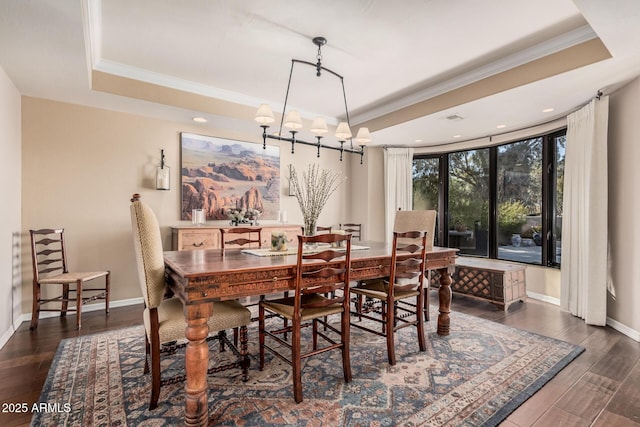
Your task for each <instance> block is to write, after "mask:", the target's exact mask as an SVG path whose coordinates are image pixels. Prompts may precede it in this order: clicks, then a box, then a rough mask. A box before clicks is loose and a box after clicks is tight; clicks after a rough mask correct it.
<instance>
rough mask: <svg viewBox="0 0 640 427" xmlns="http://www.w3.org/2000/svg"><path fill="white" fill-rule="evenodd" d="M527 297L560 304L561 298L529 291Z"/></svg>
mask: <svg viewBox="0 0 640 427" xmlns="http://www.w3.org/2000/svg"><path fill="white" fill-rule="evenodd" d="M527 298H533V299H535V300H538V301H543V302H547V303H549V304H553V305H557V306H558V307H559V306H560V299H559V298H554V297H550V296H549V295H544V294H538V293H536V292H531V291H527Z"/></svg>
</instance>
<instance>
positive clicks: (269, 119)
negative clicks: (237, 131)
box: [255, 104, 274, 125]
mask: <svg viewBox="0 0 640 427" xmlns="http://www.w3.org/2000/svg"><path fill="white" fill-rule="evenodd" d="M273 120H274V118H273V111H271V107H269V104H260V106H259V107H258V111H256V117H255V121H256V122H258V123H260V124H261V125H268V124H269V123H273Z"/></svg>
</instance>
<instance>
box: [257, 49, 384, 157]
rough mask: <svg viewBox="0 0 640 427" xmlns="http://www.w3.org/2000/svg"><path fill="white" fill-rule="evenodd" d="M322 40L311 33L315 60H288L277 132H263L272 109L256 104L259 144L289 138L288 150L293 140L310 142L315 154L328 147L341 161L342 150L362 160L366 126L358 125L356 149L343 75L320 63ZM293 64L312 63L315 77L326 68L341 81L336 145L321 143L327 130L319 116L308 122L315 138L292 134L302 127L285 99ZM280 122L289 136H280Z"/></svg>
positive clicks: (265, 144) (297, 113) (304, 142)
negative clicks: (340, 115) (341, 108)
mask: <svg viewBox="0 0 640 427" xmlns="http://www.w3.org/2000/svg"><path fill="white" fill-rule="evenodd" d="M326 43H327V39H325V38H324V37H315V38H314V39H313V44H315V45H316V46H318V54H317V56H316V59H317V62H316V63H315V64H314V63H313V62H308V61H303V60H300V59H292V60H291V71H290V72H289V83H288V84H287V93H286V95H285V97H284V108H283V110H282V118H281V120H280V131H279V132H278V134H277V135H275V134H268V133H267V129H269V124H271V123H273V121H274V118H273V111H272V110H271V107H270V106H269V105H268V104H261V105H260V107H258V111H257V112H256V117H255V120H256V121H257V122H258V123H260V127H261V128H262V147H263V148H265V149H266V148H267V138H269V139H275V140H278V141H288V142H291V153H292V154H293V153H294V150H295V145H296V144H303V145H310V146H314V147H316V148H317V149H318V157H320V149H321V148H328V149H330V150H337V151H339V152H340V161H342V154H343V153H351V154H358V155H360V164H362V159H363V157H364V147H365V146H366V145H367V144H368V143H369V142H371V135H370V134H369V129H368V128H366V127H363V128H360V129H359V130H358V133H357V135H356V137H355V142H356V145H358V146H359V147H360V148H359V149H357V148H354V144H353V140H354V138H352V134H351V126H350V123H349V110H348V108H347V95H346V93H345V90H344V78H343V77H342V76H341V75H340V74H338V73H336V72H335V71H332V70H330V69H328V68H326V67H324V66H323V65H322V51H321V49H322V46H324V45H325V44H326ZM295 64H306V65H309V66H311V67H314V68H315V69H316V76H318V77H320V76H321V74H322V71H326V72H328V73H330V74H332V75H334V76H336V77H337V78H339V79H340V84H341V85H342V97H343V99H344V110H345V117H346V121H343V122H340V123H339V124H338V127H337V128H336V132H335V134H334V135H335V137H336V139H337V140H338V142H339V143H340V146H339V147H338V146H336V145H326V144H323V142H322V138H323V137H324V134H325V133H327V132H328V131H329V130H328V128H327V122H326V120H325V119H324V118H322V117H317V118H315V119H314V120H313V122H312V124H311V129H309V130H310V131H311V133H313V134H314V135H315V138H316V142H309V141H305V140H302V139H297V138H296V134H297V133H298V132H299V130H300V129H302V117H301V116H300V113H299V112H298V111H295V110H291V111H289V112H288V113H287V100H288V99H289V89H290V88H291V77H292V76H293V67H294V66H295ZM283 126H284V127H286V128H287V129H289V133H290V134H291V137H284V136H282V127H283ZM347 141H349V146H348V147H345V143H346V142H347Z"/></svg>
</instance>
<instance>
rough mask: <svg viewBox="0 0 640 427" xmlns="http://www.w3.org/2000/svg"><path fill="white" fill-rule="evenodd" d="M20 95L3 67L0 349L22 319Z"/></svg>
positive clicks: (0, 94)
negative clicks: (0, 306)
mask: <svg viewBox="0 0 640 427" xmlns="http://www.w3.org/2000/svg"><path fill="white" fill-rule="evenodd" d="M20 140H21V136H20V94H19V93H18V90H17V89H16V88H15V86H14V85H13V83H11V80H9V77H8V76H7V75H6V73H5V72H4V69H2V67H0V194H2V205H3V206H2V208H1V209H0V301H2V307H3V309H2V310H0V347H2V345H4V343H5V341H6V340H7V339H8V338H9V336H10V335H11V333H12V332H13V327H14V326H17V324H16V323H17V321H18V319H19V318H20V314H21V311H20V304H21V293H20V292H19V289H20V288H19V286H20V280H21V277H20V276H21V274H20V268H19V266H20V258H19V256H20V247H19V246H17V245H18V244H19V243H20V239H19V233H20V207H21V175H22V173H21V167H20V166H21V162H20V156H21V153H20Z"/></svg>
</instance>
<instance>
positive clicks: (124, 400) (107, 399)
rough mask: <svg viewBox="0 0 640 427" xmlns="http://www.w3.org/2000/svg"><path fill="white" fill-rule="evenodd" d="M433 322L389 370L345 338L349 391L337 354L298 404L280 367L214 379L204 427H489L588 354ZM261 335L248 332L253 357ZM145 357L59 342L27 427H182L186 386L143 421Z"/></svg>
mask: <svg viewBox="0 0 640 427" xmlns="http://www.w3.org/2000/svg"><path fill="white" fill-rule="evenodd" d="M436 316H437V313H435V312H433V313H432V315H431V319H433V320H431V321H430V322H427V324H426V330H427V351H426V352H420V351H418V344H417V340H416V334H415V328H405V329H403V330H401V331H400V333H399V334H398V337H397V347H396V348H397V350H396V358H397V361H398V362H397V364H396V366H393V367H392V366H389V364H388V363H387V355H386V346H385V342H384V339H383V338H381V337H377V336H374V335H373V334H369V333H366V332H363V331H360V330H358V329H356V328H352V329H351V331H352V333H351V342H352V346H351V365H352V369H353V381H352V382H351V383H349V384H346V383H344V380H343V377H342V363H341V358H340V352H339V351H333V352H329V353H324V354H323V355H320V356H316V357H313V358H309V359H307V360H306V362H305V365H304V369H303V373H302V378H303V383H304V385H303V393H304V401H303V402H302V403H300V404H296V403H295V402H294V400H293V391H292V381H291V368H290V367H289V365H287V364H286V363H283V362H281V361H280V360H279V359H277V358H273V357H269V359H268V360H267V361H266V367H265V370H264V371H262V372H261V371H259V370H258V369H257V365H258V363H257V360H256V359H255V358H253V359H252V360H251V369H250V371H249V375H250V379H249V382H247V383H243V382H242V381H241V375H240V372H239V370H238V371H235V370H230V371H225V372H222V373H218V374H215V375H213V376H210V377H209V408H210V414H211V420H212V422H213V423H215V424H217V425H227V426H340V425H342V426H392V425H398V426H400V425H402V426H418V425H425V426H427V425H428V426H441V425H451V426H495V425H497V424H498V423H500V421H502V420H504V419H505V418H506V417H507V416H508V415H509V414H510V413H511V412H513V411H514V410H515V409H516V408H517V407H518V406H519V405H521V404H522V403H523V402H524V401H525V400H527V399H528V398H529V397H531V396H532V395H533V394H534V393H535V392H536V391H538V390H539V389H540V388H541V387H542V386H543V385H544V384H545V383H546V382H547V381H549V380H550V379H551V378H552V377H553V376H554V375H556V374H557V373H558V372H559V371H560V370H561V369H563V368H564V367H565V366H566V365H567V364H569V363H570V362H571V361H572V360H573V359H575V358H576V357H577V356H578V355H579V354H580V353H581V352H583V351H584V349H583V348H581V347H578V346H575V345H572V344H569V343H566V342H563V341H558V340H555V339H552V338H548V337H544V336H540V335H536V334H533V333H529V332H525V331H522V330H518V329H514V328H511V327H507V326H503V325H500V324H498V323H494V322H491V321H487V320H483V319H479V318H476V317H472V316H468V315H464V314H462V313H453V314H452V319H451V335H450V336H448V337H439V336H438V335H437V334H436V332H435V328H436V321H435V319H436ZM257 335H258V334H257V328H256V327H252V328H251V329H250V330H249V341H250V352H251V354H252V355H257V354H258V348H257V341H258V336H257ZM229 353H230V352H228V351H227V352H225V353H222V355H223V356H222V357H226V356H224V355H226V354H229ZM210 354H211V356H212V362H211V363H216V360H220V357H221V354H220V353H218V352H217V350H215V351H213V350H212V351H211V352H210ZM267 354H268V353H267ZM143 355H144V332H143V329H142V327H134V328H128V329H123V330H118V331H113V332H109V333H102V334H96V335H90V336H84V337H79V338H73V339H67V340H64V341H62V342H61V343H60V346H59V348H58V350H57V352H56V355H55V358H54V360H53V363H52V366H51V369H50V371H49V375H48V377H47V380H46V382H45V385H44V388H43V390H42V394H41V396H40V400H39V402H40V403H44V404H46V405H45V406H47V407H48V410H44V411H42V412H38V413H35V414H34V417H33V419H32V425H34V426H92V425H93V426H98V425H101V426H136V427H137V426H173V425H181V424H182V414H183V408H184V395H183V394H184V383H180V384H174V385H168V386H165V387H163V388H162V389H161V391H160V404H159V406H158V408H156V409H155V410H153V411H148V410H147V405H148V399H149V390H150V378H149V375H143V366H144V360H143ZM183 357H184V354H183V353H178V354H176V355H175V356H172V357H169V358H166V359H164V361H163V375H164V373H166V372H169V371H175V372H180V371H181V370H182V367H183V366H184V361H183V360H184V359H183ZM213 358H215V359H213ZM169 375H171V373H169Z"/></svg>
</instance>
